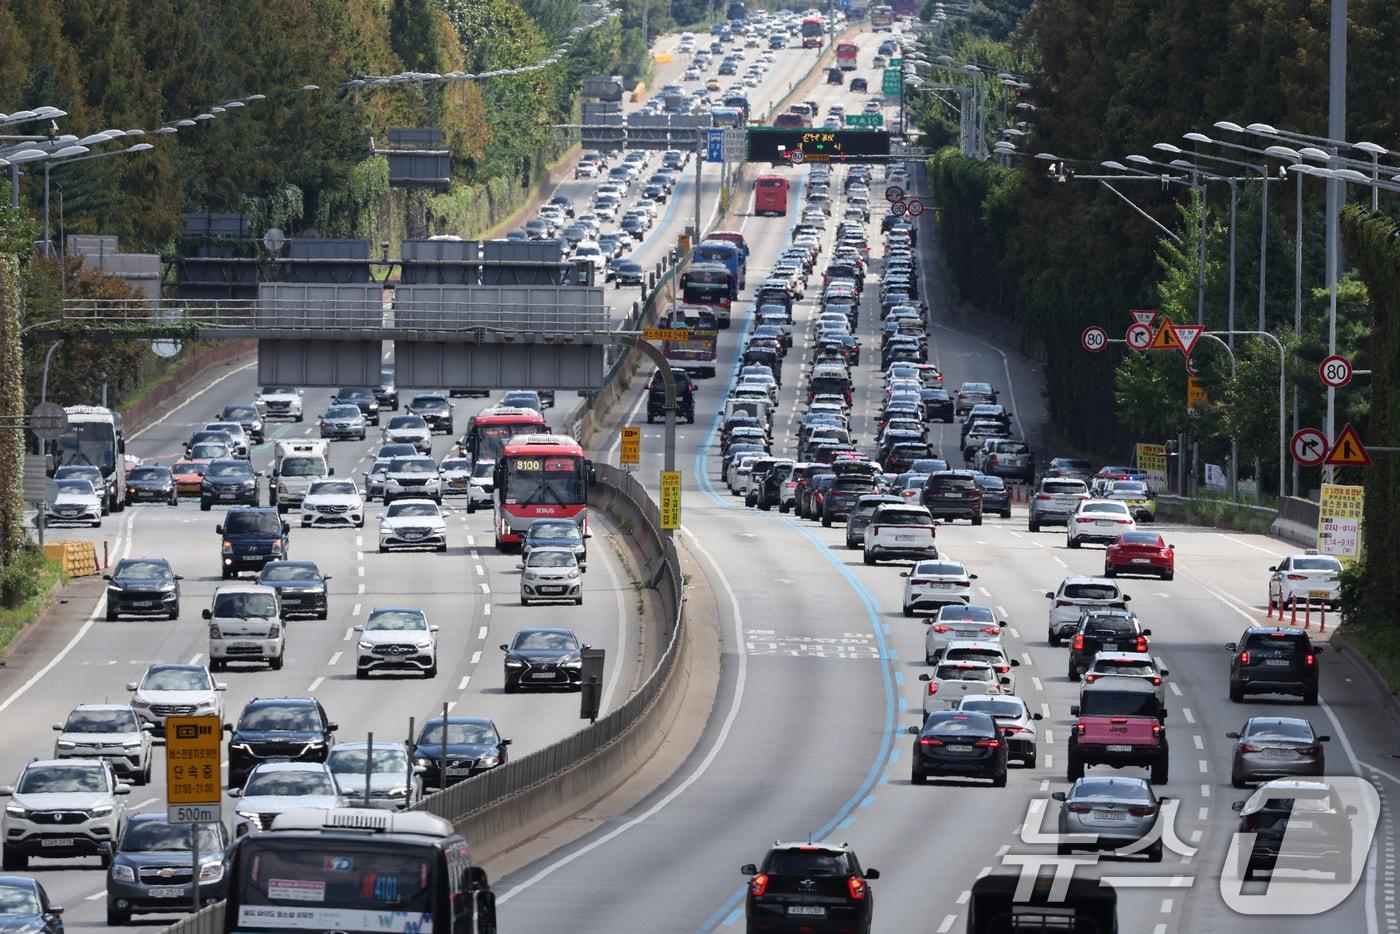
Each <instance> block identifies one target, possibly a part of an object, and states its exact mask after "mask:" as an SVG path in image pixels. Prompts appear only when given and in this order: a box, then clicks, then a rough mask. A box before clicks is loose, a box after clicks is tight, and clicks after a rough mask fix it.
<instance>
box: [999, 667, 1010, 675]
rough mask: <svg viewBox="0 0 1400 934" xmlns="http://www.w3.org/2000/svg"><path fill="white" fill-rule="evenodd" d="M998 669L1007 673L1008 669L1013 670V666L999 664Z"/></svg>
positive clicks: (1002, 672)
mask: <svg viewBox="0 0 1400 934" xmlns="http://www.w3.org/2000/svg"><path fill="white" fill-rule="evenodd" d="M996 670H997V671H998V672H1000V673H1001V674H1006V673H1007V672H1008V671H1010V670H1011V666H1010V665H997V666H996Z"/></svg>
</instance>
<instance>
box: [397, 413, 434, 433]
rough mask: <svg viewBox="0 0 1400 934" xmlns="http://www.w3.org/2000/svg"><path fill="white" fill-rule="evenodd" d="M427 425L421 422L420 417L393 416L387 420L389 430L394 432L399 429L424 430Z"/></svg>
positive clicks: (421, 418)
mask: <svg viewBox="0 0 1400 934" xmlns="http://www.w3.org/2000/svg"><path fill="white" fill-rule="evenodd" d="M427 426H428V423H427V422H425V421H423V416H421V415H395V416H394V417H393V418H391V419H389V430H390V431H396V430H398V429H401V428H426V427H427Z"/></svg>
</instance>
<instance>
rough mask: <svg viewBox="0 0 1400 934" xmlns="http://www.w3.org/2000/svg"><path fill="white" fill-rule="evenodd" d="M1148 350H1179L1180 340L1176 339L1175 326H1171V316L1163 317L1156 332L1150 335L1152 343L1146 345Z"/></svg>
mask: <svg viewBox="0 0 1400 934" xmlns="http://www.w3.org/2000/svg"><path fill="white" fill-rule="evenodd" d="M1147 349H1148V350H1180V349H1181V341H1180V340H1178V339H1177V336H1176V328H1174V327H1172V319H1171V318H1163V319H1162V326H1161V327H1160V328H1158V329H1157V333H1156V334H1154V335H1153V336H1152V343H1150V344H1148V345H1147Z"/></svg>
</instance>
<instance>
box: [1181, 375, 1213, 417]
mask: <svg viewBox="0 0 1400 934" xmlns="http://www.w3.org/2000/svg"><path fill="white" fill-rule="evenodd" d="M1209 401H1210V396H1208V395H1206V387H1205V383H1204V381H1202V379H1201V378H1200V377H1199V376H1188V377H1186V407H1187V408H1188V409H1194V408H1195V407H1196V406H1198V405H1205V404H1206V403H1207V402H1209Z"/></svg>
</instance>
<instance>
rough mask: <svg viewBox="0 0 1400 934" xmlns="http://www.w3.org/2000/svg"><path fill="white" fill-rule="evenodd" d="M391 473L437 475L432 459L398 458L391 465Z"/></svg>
mask: <svg viewBox="0 0 1400 934" xmlns="http://www.w3.org/2000/svg"><path fill="white" fill-rule="evenodd" d="M389 472H390V473H436V472H437V465H436V464H434V463H433V459H432V458H431V457H396V458H394V460H393V463H391V464H390V465H389Z"/></svg>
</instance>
